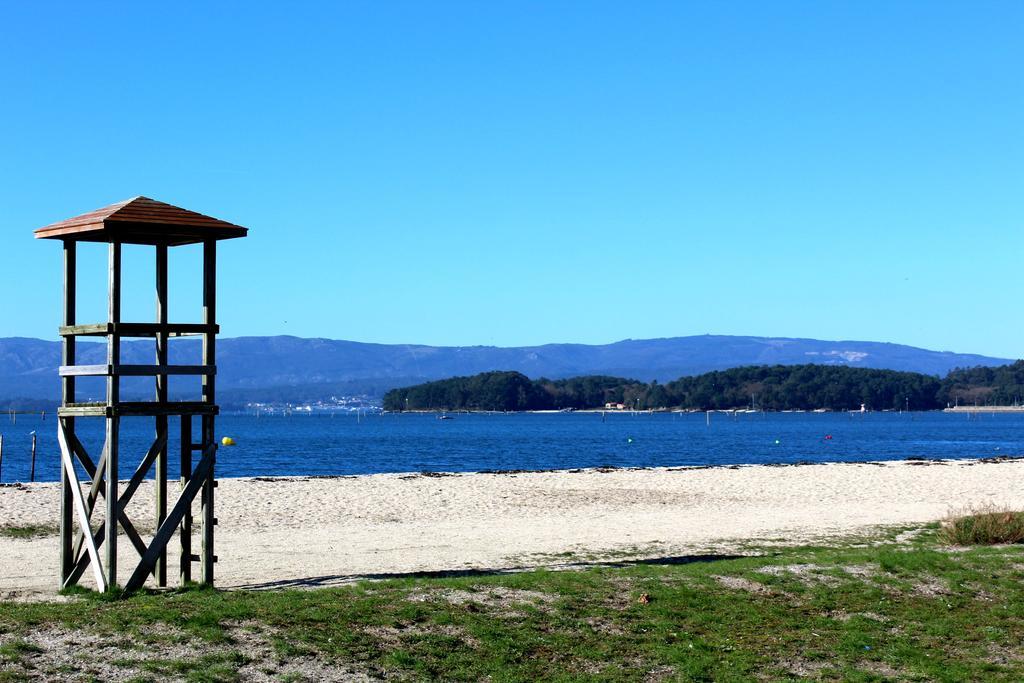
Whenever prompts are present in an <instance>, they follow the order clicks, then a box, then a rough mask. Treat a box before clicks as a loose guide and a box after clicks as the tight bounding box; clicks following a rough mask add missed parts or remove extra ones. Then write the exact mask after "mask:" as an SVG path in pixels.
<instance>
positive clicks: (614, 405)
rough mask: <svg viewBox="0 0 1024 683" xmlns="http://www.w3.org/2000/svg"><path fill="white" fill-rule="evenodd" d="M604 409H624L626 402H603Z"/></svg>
mask: <svg viewBox="0 0 1024 683" xmlns="http://www.w3.org/2000/svg"><path fill="white" fill-rule="evenodd" d="M604 409H605V410H625V409H626V404H625V403H605V404H604Z"/></svg>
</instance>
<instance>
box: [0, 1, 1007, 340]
mask: <svg viewBox="0 0 1024 683" xmlns="http://www.w3.org/2000/svg"><path fill="white" fill-rule="evenodd" d="M209 5H212V3H175V4H174V5H166V4H163V5H158V4H157V3H131V4H129V3H124V4H118V3H88V4H84V3H68V4H56V3H47V2H38V3H4V4H3V5H2V6H0V27H2V28H0V30H2V32H3V40H0V64H2V65H3V66H2V68H0V88H2V92H3V93H4V98H3V99H4V102H3V106H0V128H2V130H3V134H2V136H0V290H2V292H3V304H2V309H3V311H4V315H3V316H0V336H36V337H44V338H54V336H55V328H56V326H57V324H58V322H59V320H58V316H59V311H60V300H59V296H60V295H59V288H60V271H59V267H60V266H59V263H60V254H59V251H60V250H59V248H58V246H57V245H56V244H54V243H52V242H49V241H35V240H33V239H32V237H31V230H32V229H34V228H36V227H39V226H41V225H44V224H46V223H49V222H52V221H55V220H59V219H62V218H65V217H68V216H71V215H75V214H77V213H81V212H84V211H87V210H90V209H93V208H96V207H99V206H103V205H106V204H109V203H112V202H115V201H118V200H121V199H124V198H127V197H131V196H134V195H139V194H142V195H146V196H149V197H153V198H155V199H159V200H162V201H166V202H170V203H172V204H177V205H179V206H184V207H186V208H190V209H193V210H197V211H201V212H203V213H208V214H211V215H214V216H216V217H219V218H224V219H226V220H230V221H232V222H236V223H240V224H242V225H245V226H247V227H249V228H250V236H249V237H248V238H246V239H244V240H236V241H234V242H227V243H224V245H223V247H222V249H221V252H220V256H221V261H220V285H219V287H220V322H221V325H222V333H223V334H224V335H226V336H241V335H258V334H293V335H298V336H319V337H332V338H344V339H353V340H359V341H374V342H388V343H391V342H403V343H406V342H418V343H428V344H452V345H470V344H497V345H521V344H536V343H544V342H553V341H558V342H564V341H572V342H587V343H603V342H609V341H615V340H618V339H622V338H627V337H632V338H646V337H665V336H678V335H690V334H704V333H717V334H751V335H774V336H802V337H817V338H825V339H865V340H877V341H892V342H899V343H907V344H914V345H918V346H924V347H929V348H938V349H950V350H957V351H969V352H977V353H986V354H991V355H999V356H1005V357H1015V358H1016V357H1020V356H1024V342H1022V341H1021V340H1022V339H1024V315H1022V310H1021V309H1022V300H1024V284H1022V278H1021V264H1022V256H1024V230H1022V227H1024V225H1022V223H1024V192H1022V190H1024V144H1022V126H1024V124H1022V122H1024V85H1022V83H1024V82H1022V80H1021V74H1022V73H1024V41H1022V40H1021V39H1020V36H1021V35H1022V34H1024V4H1022V3H1019V2H963V3H943V2H923V1H922V2H772V3H765V2H750V3H745V2H728V3H711V2H708V3H684V2H668V3H656V2H647V3H600V2H582V1H581V2H544V3H534V2H515V3H511V2H509V3H443V2H436V3H422V2H408V3H383V2H347V3H340V2H339V3H333V2H332V3H323V4H312V3H265V4H264V3H257V2H245V3H241V2H239V3H218V4H217V6H215V7H213V6H209ZM125 259H126V264H127V270H126V273H125V278H126V283H131V287H130V291H129V293H128V294H127V296H126V301H125V313H126V317H128V316H131V317H132V318H134V319H148V318H149V317H150V316H151V315H152V296H153V294H152V286H151V284H150V283H151V278H152V263H151V257H150V255H149V253H148V252H146V251H145V250H143V249H141V248H139V249H137V250H128V251H126V256H125ZM82 261H83V271H84V272H83V273H82V275H81V279H80V287H81V288H82V289H83V297H84V299H85V302H84V305H83V311H82V313H81V315H80V316H79V319H80V321H85V319H86V318H90V319H91V318H96V319H99V318H100V316H101V315H102V312H103V310H104V308H103V303H102V297H103V292H102V291H101V289H100V288H99V287H101V286H102V284H103V274H102V265H103V255H102V254H101V253H100V251H99V250H96V249H94V250H91V251H89V252H88V253H86V254H84V255H83V257H82ZM198 263H199V260H198V254H197V253H194V250H193V251H190V250H187V249H186V250H182V253H181V254H178V255H175V256H174V257H173V258H172V272H171V281H172V284H171V291H172V303H171V315H172V318H176V319H178V320H180V321H191V320H194V319H196V318H197V316H198V306H199V298H198V291H199V289H198V284H199V282H198V274H197V266H198Z"/></svg>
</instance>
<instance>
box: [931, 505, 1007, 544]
mask: <svg viewBox="0 0 1024 683" xmlns="http://www.w3.org/2000/svg"><path fill="white" fill-rule="evenodd" d="M939 538H940V539H941V540H942V541H944V542H945V543H947V544H948V545H952V546H971V545H1003V544H1012V543H1020V542H1022V541H1024V512H1018V511H1015V510H1009V509H1007V508H1004V507H1000V506H997V505H994V504H991V503H988V504H985V505H979V506H974V507H969V508H966V509H964V510H961V511H959V512H956V513H954V514H951V515H949V516H948V517H947V518H946V520H945V521H943V523H942V528H941V529H940V530H939Z"/></svg>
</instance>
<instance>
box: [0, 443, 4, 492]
mask: <svg viewBox="0 0 1024 683" xmlns="http://www.w3.org/2000/svg"><path fill="white" fill-rule="evenodd" d="M3 480H4V435H3V434H0V481H3Z"/></svg>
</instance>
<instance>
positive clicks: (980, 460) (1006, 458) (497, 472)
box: [0, 454, 1024, 527]
mask: <svg viewBox="0 0 1024 683" xmlns="http://www.w3.org/2000/svg"><path fill="white" fill-rule="evenodd" d="M1018 460H1020V461H1024V454H1020V455H994V456H984V457H980V456H979V457H968V458H925V457H919V456H908V457H906V458H903V459H902V460H892V459H889V460H820V461H815V460H797V461H794V462H744V463H730V464H712V465H653V466H644V465H593V466H590V467H566V468H560V469H559V468H556V469H539V470H532V469H507V470H503V469H484V470H396V471H392V472H363V473H359V474H251V475H245V476H240V477H221V476H218V477H217V481H315V480H328V481H330V480H342V479H363V478H367V477H389V476H391V477H399V478H404V479H407V478H414V477H425V478H442V477H466V476H475V475H480V476H508V475H516V474H586V473H593V472H596V473H601V474H606V473H610V472H685V471H697V470H738V469H746V468H756V467H765V468H782V467H818V466H823V465H873V466H887V465H900V464H909V465H919V466H927V465H946V464H954V463H970V464H996V463H1005V462H1015V461H1018ZM128 481H129V479H127V478H124V479H118V482H119V483H127V482H128ZM144 481H145V482H152V479H150V478H147V479H145V480H144ZM57 483H59V482H58V481H57V480H56V479H45V480H42V479H37V480H36V481H34V482H30V481H9V482H0V489H3V488H18V487H28V486H41V485H55V484H57ZM2 526H3V524H2V520H0V527H2Z"/></svg>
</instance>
